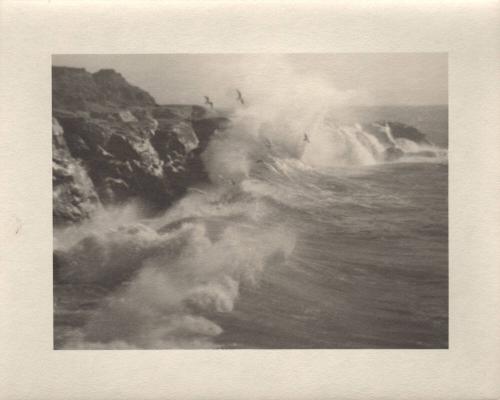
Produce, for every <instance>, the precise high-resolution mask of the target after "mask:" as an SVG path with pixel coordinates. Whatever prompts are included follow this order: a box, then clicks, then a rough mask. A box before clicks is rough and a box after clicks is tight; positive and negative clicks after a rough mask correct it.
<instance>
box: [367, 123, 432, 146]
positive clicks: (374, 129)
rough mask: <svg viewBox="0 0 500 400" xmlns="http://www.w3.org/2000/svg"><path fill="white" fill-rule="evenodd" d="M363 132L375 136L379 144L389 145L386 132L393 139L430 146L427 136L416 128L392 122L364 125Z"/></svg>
mask: <svg viewBox="0 0 500 400" xmlns="http://www.w3.org/2000/svg"><path fill="white" fill-rule="evenodd" d="M363 130H364V131H366V132H368V133H370V134H372V135H373V136H375V137H376V138H377V139H378V140H379V142H380V143H383V144H387V145H391V144H392V142H391V141H390V138H389V136H388V132H387V131H389V133H390V135H391V136H392V137H393V138H394V139H408V140H411V141H412V142H415V143H418V144H431V142H429V140H428V139H427V136H426V135H425V134H424V133H422V132H420V131H419V130H418V129H417V128H415V127H413V126H410V125H406V124H403V123H401V122H394V121H378V122H374V123H371V124H364V125H363Z"/></svg>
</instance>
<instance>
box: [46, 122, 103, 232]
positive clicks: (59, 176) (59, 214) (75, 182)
mask: <svg viewBox="0 0 500 400" xmlns="http://www.w3.org/2000/svg"><path fill="white" fill-rule="evenodd" d="M52 138H53V140H52V171H53V172H52V185H53V192H52V193H53V197H52V199H53V218H54V223H55V224H61V223H64V222H77V221H80V220H82V219H85V218H87V217H89V216H90V215H91V214H92V212H93V211H95V209H96V208H97V206H98V203H99V200H98V197H97V194H96V192H95V189H94V186H93V184H92V181H91V180H90V179H89V177H88V175H87V171H86V170H85V168H84V167H83V166H82V165H81V164H80V163H79V162H78V161H77V160H76V159H75V158H73V157H72V156H71V154H70V151H69V149H68V147H67V145H66V142H65V139H64V136H63V129H62V127H61V126H60V125H59V123H58V121H57V120H56V119H53V121H52Z"/></svg>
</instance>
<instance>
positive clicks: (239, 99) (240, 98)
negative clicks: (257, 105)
mask: <svg viewBox="0 0 500 400" xmlns="http://www.w3.org/2000/svg"><path fill="white" fill-rule="evenodd" d="M236 93H238V98H237V100H238V101H239V102H240V103H241V104H245V101H244V100H243V97H242V96H241V92H240V91H239V90H238V89H236Z"/></svg>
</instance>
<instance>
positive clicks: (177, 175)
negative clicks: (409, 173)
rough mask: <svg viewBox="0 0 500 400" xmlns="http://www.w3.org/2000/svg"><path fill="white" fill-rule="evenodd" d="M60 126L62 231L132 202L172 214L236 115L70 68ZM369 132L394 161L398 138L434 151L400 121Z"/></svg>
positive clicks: (56, 140) (65, 71)
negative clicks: (170, 101)
mask: <svg viewBox="0 0 500 400" xmlns="http://www.w3.org/2000/svg"><path fill="white" fill-rule="evenodd" d="M52 121H53V124H52V169H53V178H52V182H53V221H54V226H56V227H60V226H66V225H68V224H74V223H79V222H81V221H83V220H85V219H87V218H90V217H91V216H92V215H93V213H94V212H95V211H96V210H97V209H98V208H99V207H101V206H107V205H110V204H122V203H126V202H129V201H131V200H139V201H140V203H141V204H142V205H143V207H144V212H145V213H146V214H151V215H152V214H154V213H156V212H159V211H161V210H164V209H165V208H167V207H168V206H170V205H171V204H172V203H173V202H174V201H175V200H177V199H179V198H180V197H181V196H182V195H183V194H184V193H185V192H186V190H187V188H188V187H189V186H191V185H193V184H195V183H198V182H203V181H206V180H207V179H208V177H207V173H206V171H205V169H204V166H203V162H202V160H201V157H200V156H201V154H202V153H203V151H204V150H205V149H206V147H207V145H208V143H209V141H210V138H211V137H212V135H213V134H214V133H215V132H216V131H217V130H224V129H226V128H227V127H228V125H229V123H230V119H229V116H228V115H224V114H221V113H219V112H217V111H214V110H208V109H206V108H204V107H202V106H198V105H159V104H157V102H156V100H155V99H154V98H153V97H152V96H151V95H150V94H149V93H147V92H145V91H144V90H142V89H140V88H138V87H136V86H133V85H131V84H130V83H128V82H127V81H126V80H125V78H123V76H122V75H120V74H119V73H118V72H116V71H114V70H111V69H104V70H100V71H98V72H96V73H89V72H87V71H86V70H85V69H83V68H70V67H53V68H52ZM387 128H390V131H391V136H392V139H391V138H389V136H388V134H387V132H386V131H387ZM363 130H364V131H365V132H367V133H369V134H371V135H373V136H375V137H376V138H377V140H378V141H379V142H381V143H382V144H383V145H384V146H385V148H386V150H385V152H384V154H383V157H384V158H385V160H386V161H393V160H395V159H398V158H399V157H401V156H402V155H403V152H402V151H401V150H400V149H399V148H397V147H396V146H394V143H393V142H391V140H393V139H398V138H403V139H407V140H410V141H413V142H415V143H419V144H429V145H430V142H429V141H428V140H427V138H426V135H425V134H423V133H421V132H420V131H418V130H417V129H416V128H414V127H411V126H408V125H405V124H401V123H398V122H387V121H382V122H378V123H372V124H364V125H363ZM389 139H390V140H389Z"/></svg>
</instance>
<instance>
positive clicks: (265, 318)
mask: <svg viewBox="0 0 500 400" xmlns="http://www.w3.org/2000/svg"><path fill="white" fill-rule="evenodd" d="M252 118H254V116H253V115H243V116H241V117H240V120H239V122H238V123H237V124H235V126H234V127H233V128H232V129H233V130H232V131H231V132H228V133H223V134H221V135H220V137H216V138H214V139H213V143H211V145H210V147H209V148H208V150H207V152H206V154H205V155H204V161H205V163H206V166H207V169H208V170H209V171H210V177H211V180H212V182H213V184H212V185H207V186H200V187H197V188H193V189H191V190H190V191H189V193H188V195H187V196H186V197H185V198H183V199H182V200H180V201H179V202H178V203H177V204H176V205H174V206H173V207H172V208H171V209H169V210H167V212H166V213H165V214H164V215H162V216H159V217H156V218H153V219H138V218H137V217H136V216H135V214H134V211H133V208H132V207H131V208H126V209H120V210H108V211H106V215H102V216H101V217H100V218H99V220H98V221H91V222H89V223H88V224H87V225H85V226H83V227H81V228H78V229H76V228H75V229H73V230H65V231H60V232H55V248H56V250H57V251H60V252H62V253H64V254H65V255H67V256H69V257H71V258H72V259H73V260H75V265H76V264H78V263H81V264H82V265H83V264H85V266H86V267H85V268H87V270H88V269H89V268H90V269H92V268H94V266H95V268H96V269H95V271H92V273H96V274H102V276H103V280H105V279H111V280H112V281H113V283H114V284H113V285H111V286H110V285H108V286H106V287H103V286H97V285H92V284H87V285H56V287H55V292H54V293H55V302H56V303H55V321H54V323H55V347H56V348H228V349H235V348H245V349H271V348H272V349H302V348H319V349H344V348H345V349H347V348H354V349H357V348H365V349H366V348H447V347H448V161H447V144H448V110H447V107H446V106H428V107H377V108H370V109H367V108H358V109H354V110H350V111H349V112H348V113H347V112H346V113H344V115H342V117H341V118H340V116H339V115H338V114H335V113H334V112H332V111H329V114H328V115H326V116H325V115H323V116H321V117H320V118H318V119H315V120H314V124H313V125H309V128H308V130H307V132H308V135H309V138H310V143H304V142H303V141H302V136H303V133H302V132H303V129H302V127H301V126H300V127H296V126H294V125H293V124H291V125H288V126H286V129H285V128H283V126H282V125H279V126H278V125H270V126H266V128H265V131H264V132H261V133H260V136H259V137H250V136H249V134H247V133H246V132H248V131H249V129H250V128H249V127H251V126H252ZM337 119H341V120H342V123H344V124H349V125H351V124H356V123H358V124H359V123H363V122H368V121H377V120H393V121H400V122H403V123H406V124H409V125H413V126H415V127H417V128H418V129H419V130H421V131H422V132H423V133H425V134H427V136H428V138H429V139H430V141H431V142H433V143H434V144H435V145H436V146H427V147H425V148H424V149H422V150H425V151H427V153H429V152H432V156H429V155H428V154H426V155H425V156H422V157H420V156H418V155H415V153H416V150H419V149H417V147H418V146H416V145H415V144H414V143H409V142H408V143H407V142H403V141H401V140H399V141H398V140H396V141H395V142H397V145H398V146H399V147H401V148H402V149H404V150H405V153H407V154H408V156H403V157H402V158H401V159H399V160H397V161H394V162H382V161H380V158H378V156H377V154H378V153H377V151H380V150H379V148H380V143H376V142H374V139H372V138H371V137H370V136H369V135H367V134H365V132H363V131H362V128H361V127H360V126H359V125H358V126H357V127H355V128H345V129H344V128H339V127H338V123H337V122H332V121H333V120H337ZM388 135H389V136H390V132H389V133H388ZM262 137H264V138H265V140H264V141H262V140H261V138H262ZM390 139H391V138H390ZM391 140H393V139H391ZM410 153H411V155H410ZM82 238H87V239H86V240H84V241H82V242H78V241H79V240H80V239H82ZM76 243H77V244H76ZM89 254H90V255H89ZM89 257H90V258H89ZM89 260H90V261H89ZM103 260H104V261H103ZM89 265H90V267H89ZM124 268H125V269H130V268H133V269H134V270H135V271H137V273H136V274H135V275H134V277H133V279H127V280H123V281H121V279H120V276H121V275H120V274H121V272H120V271H122V270H123V269H124ZM89 273H90V272H89Z"/></svg>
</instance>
